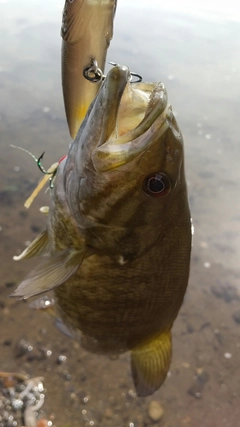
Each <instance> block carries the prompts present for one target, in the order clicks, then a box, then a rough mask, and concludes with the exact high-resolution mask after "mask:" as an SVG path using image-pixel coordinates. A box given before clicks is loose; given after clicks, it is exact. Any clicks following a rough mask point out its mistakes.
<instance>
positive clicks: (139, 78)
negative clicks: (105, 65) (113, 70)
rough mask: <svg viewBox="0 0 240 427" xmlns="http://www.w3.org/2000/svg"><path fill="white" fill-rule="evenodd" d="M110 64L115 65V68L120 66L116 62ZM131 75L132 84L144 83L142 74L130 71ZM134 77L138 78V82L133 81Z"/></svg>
mask: <svg viewBox="0 0 240 427" xmlns="http://www.w3.org/2000/svg"><path fill="white" fill-rule="evenodd" d="M109 64H111V65H113V66H114V67H117V66H118V65H119V64H116V62H109ZM130 75H131V77H130V83H140V82H141V81H142V76H140V74H138V73H134V72H132V71H130ZM133 77H137V80H135V81H133V80H132V78H133Z"/></svg>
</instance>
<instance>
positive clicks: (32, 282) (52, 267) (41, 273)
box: [10, 248, 89, 299]
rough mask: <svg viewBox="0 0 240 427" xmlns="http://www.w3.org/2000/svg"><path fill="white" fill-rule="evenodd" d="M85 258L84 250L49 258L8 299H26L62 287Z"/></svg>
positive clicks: (61, 253)
mask: <svg viewBox="0 0 240 427" xmlns="http://www.w3.org/2000/svg"><path fill="white" fill-rule="evenodd" d="M87 256H89V255H87V251H86V249H85V248H84V249H82V250H79V251H76V250H65V251H62V252H57V253H55V254H54V255H52V256H49V257H48V258H47V260H44V261H43V262H42V263H41V264H40V265H38V266H37V267H36V268H35V269H34V270H33V271H32V272H31V273H30V274H29V275H28V276H27V277H26V278H25V279H24V280H23V282H22V283H20V285H19V286H18V288H17V289H16V290H15V291H14V292H13V293H12V294H11V295H10V297H16V298H18V299H28V298H30V297H32V296H35V295H39V294H42V293H44V292H47V291H50V290H51V289H54V288H56V287H57V286H60V285H62V284H63V283H64V282H66V281H67V280H68V279H69V278H70V277H71V276H72V275H73V274H74V273H75V272H76V271H77V269H78V268H79V266H80V265H81V264H82V262H83V260H84V258H86V257H87Z"/></svg>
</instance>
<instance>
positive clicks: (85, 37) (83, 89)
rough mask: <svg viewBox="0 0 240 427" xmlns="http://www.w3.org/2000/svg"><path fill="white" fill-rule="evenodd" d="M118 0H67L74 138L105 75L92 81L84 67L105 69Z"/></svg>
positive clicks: (68, 97)
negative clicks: (86, 74)
mask: <svg viewBox="0 0 240 427" xmlns="http://www.w3.org/2000/svg"><path fill="white" fill-rule="evenodd" d="M116 7H117V0H104V1H103V0H66V1H65V5H64V9H63V15H62V27H61V36H62V55H61V62H62V87H63V98H64V105H65V112H66V117H67V122H68V127H69V132H70V135H71V136H72V138H75V137H76V134H77V132H78V129H79V126H80V124H81V123H82V121H83V119H84V117H85V115H86V112H87V110H88V107H89V105H90V104H91V102H92V101H93V99H94V98H95V96H96V94H97V91H98V90H99V87H100V83H99V82H101V78H100V77H101V76H99V82H98V79H97V81H96V82H95V83H91V82H90V81H89V80H87V79H86V78H85V77H84V76H83V71H84V70H85V69H86V68H88V67H91V66H92V65H93V64H95V63H96V64H97V68H98V72H100V73H101V71H103V70H104V65H105V60H106V54H107V49H108V47H109V44H110V41H111V39H112V36H113V20H114V15H115V11H116Z"/></svg>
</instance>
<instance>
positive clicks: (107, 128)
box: [91, 65, 173, 172]
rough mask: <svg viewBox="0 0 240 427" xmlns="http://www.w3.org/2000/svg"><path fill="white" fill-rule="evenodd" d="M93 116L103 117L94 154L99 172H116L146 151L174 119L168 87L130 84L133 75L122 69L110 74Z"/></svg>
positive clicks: (93, 109) (118, 66)
mask: <svg viewBox="0 0 240 427" xmlns="http://www.w3.org/2000/svg"><path fill="white" fill-rule="evenodd" d="M99 109H102V112H101V113H99ZM103 111H104V114H103ZM91 113H93V114H94V115H95V119H96V116H99V114H100V115H101V126H100V127H101V132H100V134H99V136H98V138H97V139H98V143H97V147H95V148H94V150H93V153H92V161H93V165H94V168H95V170H96V171H98V172H104V171H110V170H113V169H115V168H117V167H119V166H121V165H124V164H125V163H128V162H129V161H131V160H133V159H134V158H136V156H138V155H140V154H141V153H143V152H144V151H146V150H147V149H148V147H149V146H150V145H151V144H152V143H153V142H154V141H155V140H156V137H157V138H158V139H159V138H160V137H161V136H162V135H163V134H164V132H166V130H167V129H168V127H169V126H170V123H171V122H172V119H173V114H172V111H171V107H170V105H169V104H168V101H167V92H166V89H165V86H164V84H163V83H144V82H140V83H130V71H129V69H128V68H127V67H126V66H122V65H117V66H115V67H114V68H112V69H111V70H110V71H109V73H108V75H107V77H106V79H105V81H104V83H103V85H102V87H101V89H100V92H99V95H98V97H97V99H96V102H95V104H94V106H93V108H92V112H91ZM99 124H100V123H99ZM95 125H96V121H95ZM97 127H99V126H97Z"/></svg>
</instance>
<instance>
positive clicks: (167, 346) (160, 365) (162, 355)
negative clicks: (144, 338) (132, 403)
mask: <svg viewBox="0 0 240 427" xmlns="http://www.w3.org/2000/svg"><path fill="white" fill-rule="evenodd" d="M171 354H172V344H171V332H170V331H166V332H163V333H161V334H160V335H158V336H157V337H155V338H154V339H152V340H151V341H148V342H147V343H145V344H142V345H139V346H137V347H135V348H134V349H132V351H131V368H132V376H133V381H134V384H135V387H136V391H137V394H138V396H148V395H150V394H152V393H154V392H155V391H156V390H157V389H158V388H159V387H160V386H161V384H162V383H163V382H164V380H165V378H166V375H167V373H168V370H169V366H170V362H171Z"/></svg>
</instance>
